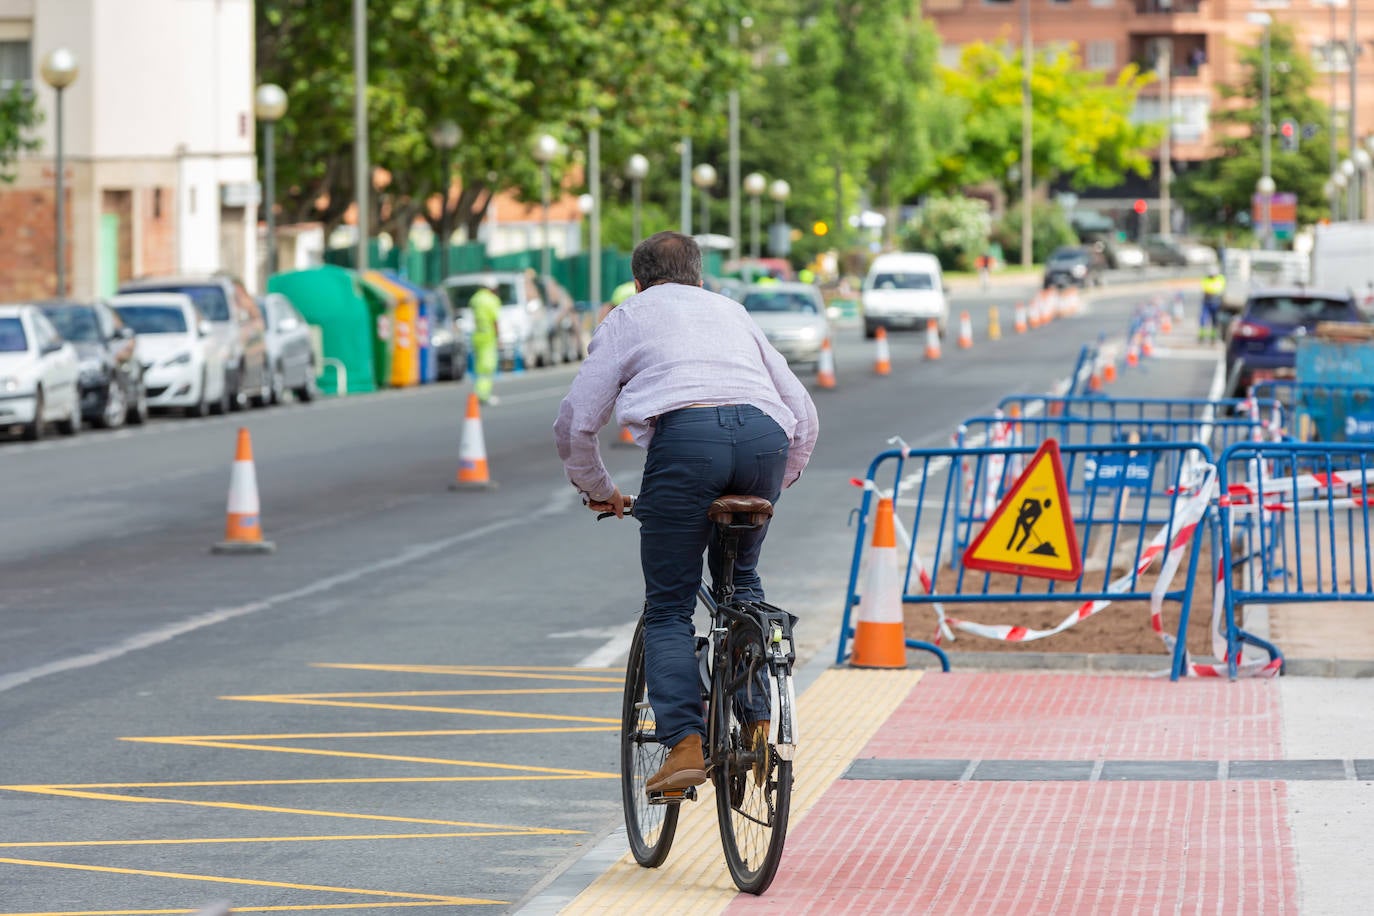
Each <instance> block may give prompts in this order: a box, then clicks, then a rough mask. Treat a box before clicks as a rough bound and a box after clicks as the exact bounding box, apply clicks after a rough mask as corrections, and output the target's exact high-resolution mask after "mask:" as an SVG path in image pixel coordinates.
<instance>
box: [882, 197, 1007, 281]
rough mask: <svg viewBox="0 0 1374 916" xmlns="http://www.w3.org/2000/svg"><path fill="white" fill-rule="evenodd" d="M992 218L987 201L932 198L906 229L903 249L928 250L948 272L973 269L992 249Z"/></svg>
mask: <svg viewBox="0 0 1374 916" xmlns="http://www.w3.org/2000/svg"><path fill="white" fill-rule="evenodd" d="M991 230H992V217H991V216H990V215H989V213H988V205H987V202H986V201H982V200H978V199H976V198H972V197H931V198H928V199H927V200H926V202H925V205H924V206H922V207H921V211H920V213H918V214H917V215H916V217H915V218H913V219H912V220H911V221H910V222H909V223H907V225H906V226H904V227H902V247H903V248H904V249H906V250H908V251H928V252H930V253H931V254H933V255H935V256H936V257H937V258H939V259H940V265H941V266H942V267H943V268H944V269H945V270H972V269H973V268H974V266H975V259H976V258H977V257H978V256H979V255H981V254H984V253H985V252H986V250H987V247H988V234H989V233H990V232H991Z"/></svg>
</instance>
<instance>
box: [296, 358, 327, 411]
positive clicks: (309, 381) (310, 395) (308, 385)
mask: <svg viewBox="0 0 1374 916" xmlns="http://www.w3.org/2000/svg"><path fill="white" fill-rule="evenodd" d="M293 390H294V391H295V394H296V400H298V401H301V402H303V403H307V404H308V403H309V402H311V401H313V400H315V398H316V397H317V396H318V395H319V393H320V389H319V387H318V386H316V384H315V364H314V363H311V364H310V368H308V369H307V370H306V373H305V384H304V385H301V386H300V387H299V388H296V389H293Z"/></svg>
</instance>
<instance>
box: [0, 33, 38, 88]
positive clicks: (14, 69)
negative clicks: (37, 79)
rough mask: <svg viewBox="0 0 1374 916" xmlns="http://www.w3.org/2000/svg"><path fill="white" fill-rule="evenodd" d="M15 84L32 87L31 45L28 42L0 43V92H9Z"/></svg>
mask: <svg viewBox="0 0 1374 916" xmlns="http://www.w3.org/2000/svg"><path fill="white" fill-rule="evenodd" d="M16 83H17V84H18V85H20V86H24V87H31V86H32V83H33V50H32V45H31V44H30V42H28V41H0V92H9V91H10V89H12V88H13V87H14V86H15V84H16Z"/></svg>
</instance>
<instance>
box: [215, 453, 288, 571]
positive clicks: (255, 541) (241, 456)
mask: <svg viewBox="0 0 1374 916" xmlns="http://www.w3.org/2000/svg"><path fill="white" fill-rule="evenodd" d="M226 514H227V521H226V523H225V526H224V540H222V541H220V542H219V543H218V544H216V545H215V546H214V547H211V548H210V551H211V552H212V553H271V552H272V551H274V550H276V549H277V547H276V545H275V544H273V543H272V542H271V541H264V540H263V539H262V519H261V518H260V517H259V507H258V475H257V472H256V471H255V470H254V469H253V441H252V439H251V438H250V437H249V435H248V430H247V429H245V428H243V427H240V428H239V439H238V445H237V446H236V447H235V449H234V469H233V470H232V471H231V472H230V474H229V505H228V509H227V513H226Z"/></svg>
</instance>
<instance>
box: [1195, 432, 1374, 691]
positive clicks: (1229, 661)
mask: <svg viewBox="0 0 1374 916" xmlns="http://www.w3.org/2000/svg"><path fill="white" fill-rule="evenodd" d="M1220 475H1221V478H1220V479H1221V492H1222V494H1223V497H1222V499H1221V500H1220V501H1219V502H1220V514H1219V522H1220V532H1221V535H1222V536H1221V549H1222V554H1221V555H1222V566H1221V568H1220V571H1219V572H1220V574H1221V575H1223V576H1224V577H1225V579H1226V589H1225V592H1226V604H1225V634H1226V666H1227V673H1228V675H1229V676H1231V677H1233V678H1234V677H1236V676H1237V673H1238V667H1239V665H1240V664H1241V661H1242V660H1241V651H1242V649H1243V647H1244V646H1245V645H1247V644H1248V645H1252V646H1256V647H1258V648H1261V649H1263V650H1264V651H1265V652H1266V653H1268V655H1269V659H1270V662H1271V663H1277V664H1280V665H1281V664H1282V661H1283V654H1282V652H1281V651H1280V650H1279V649H1278V647H1277V646H1275V645H1273V644H1272V643H1270V642H1269V641H1267V640H1265V639H1262V638H1260V637H1258V636H1256V635H1254V634H1252V633H1249V632H1247V631H1246V630H1244V629H1242V628H1240V627H1239V626H1237V624H1236V609H1237V608H1241V607H1244V606H1245V605H1248V604H1285V603H1290V602H1291V603H1298V602H1315V601H1374V557H1372V556H1371V544H1374V540H1371V536H1370V535H1371V530H1372V528H1371V519H1370V515H1371V512H1370V505H1371V502H1374V500H1372V499H1371V497H1370V495H1369V489H1368V488H1369V486H1370V485H1371V484H1374V454H1372V453H1371V452H1370V450H1369V448H1368V447H1366V446H1362V445H1359V444H1354V443H1352V444H1323V443H1238V444H1236V445H1233V446H1231V447H1230V448H1228V449H1226V451H1225V452H1223V453H1222V456H1221V462H1220Z"/></svg>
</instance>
